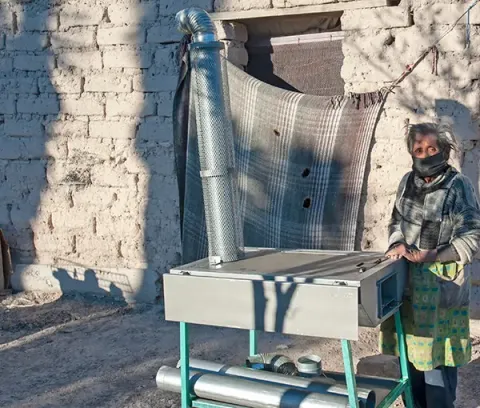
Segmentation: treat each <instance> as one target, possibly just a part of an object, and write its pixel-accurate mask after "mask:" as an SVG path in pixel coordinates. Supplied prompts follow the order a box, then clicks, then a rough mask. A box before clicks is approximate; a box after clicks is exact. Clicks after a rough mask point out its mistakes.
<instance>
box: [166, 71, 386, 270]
mask: <svg viewBox="0 0 480 408" xmlns="http://www.w3.org/2000/svg"><path fill="white" fill-rule="evenodd" d="M226 66H227V67H228V68H227V71H228V81H229V89H230V101H231V110H232V120H233V126H234V137H235V160H236V171H237V183H238V190H239V205H240V214H241V219H242V221H243V234H244V243H245V245H246V246H249V247H271V248H284V249H294V248H302V249H338V250H346V251H351V250H353V249H354V245H355V236H356V228H357V216H358V213H359V206H360V200H361V194H362V186H363V181H364V176H365V166H366V162H367V157H368V153H369V149H370V144H371V141H372V136H373V132H374V128H375V125H376V122H377V118H378V115H379V112H380V109H381V107H382V105H383V100H384V98H382V96H381V94H379V93H376V94H364V95H353V96H338V97H333V98H332V97H321V96H311V95H304V94H299V93H295V92H290V91H285V90H282V89H280V88H275V87H272V86H270V85H267V84H265V83H263V82H260V81H258V80H257V79H255V78H253V77H251V76H249V75H248V74H246V73H245V72H243V71H241V70H240V69H238V68H236V67H235V66H233V65H232V64H230V63H227V64H226ZM194 121H195V112H193V110H192V109H190V114H189V124H190V126H189V132H188V133H189V134H188V141H187V155H186V163H183V162H181V160H179V157H180V158H181V157H182V154H181V153H182V152H178V149H177V154H176V156H177V171H178V172H179V174H181V173H182V171H179V170H178V169H180V170H181V169H184V170H185V193H184V196H182V197H180V202H181V205H182V206H183V212H182V213H183V219H182V226H183V228H182V241H183V262H191V261H194V260H197V259H200V258H203V257H205V256H207V253H208V244H207V236H206V229H205V217H204V207H203V200H202V185H201V180H200V176H199V171H200V165H199V160H198V146H197V140H196V134H195V123H194ZM175 144H176V146H179V145H181V143H180V142H179V141H178V140H176V141H175ZM183 157H185V155H183ZM183 166H184V167H183ZM179 182H180V183H181V184H183V180H179Z"/></svg>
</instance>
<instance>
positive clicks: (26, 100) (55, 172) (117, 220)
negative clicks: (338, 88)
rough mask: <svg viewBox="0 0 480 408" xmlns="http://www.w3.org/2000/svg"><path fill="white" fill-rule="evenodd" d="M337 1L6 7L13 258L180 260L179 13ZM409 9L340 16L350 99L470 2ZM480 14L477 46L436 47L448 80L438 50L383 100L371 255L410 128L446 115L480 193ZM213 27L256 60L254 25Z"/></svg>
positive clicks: (412, 54) (165, 0)
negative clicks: (251, 37) (251, 43)
mask: <svg viewBox="0 0 480 408" xmlns="http://www.w3.org/2000/svg"><path fill="white" fill-rule="evenodd" d="M332 2H336V1H335V0H273V1H271V0H262V1H259V0H255V1H247V0H215V1H213V2H212V1H210V0H208V1H207V0H198V1H190V0H182V1H178V0H152V1H136V0H125V1H119V0H115V1H106V0H98V1H96V0H82V1H81V2H75V3H74V2H72V3H68V2H67V1H55V2H54V1H53V0H51V1H48V0H37V1H33V2H32V1H30V2H16V1H13V0H12V1H7V2H3V3H2V5H1V6H0V91H1V92H0V180H2V182H1V184H0V227H1V228H2V229H4V230H5V233H6V235H7V238H8V240H9V242H10V244H11V246H12V249H13V255H14V259H15V262H16V263H21V264H43V265H53V266H55V265H65V264H66V265H81V266H82V267H85V268H94V269H96V270H98V269H100V268H120V269H122V271H124V273H125V274H126V275H127V276H128V273H129V272H128V271H129V270H132V271H138V270H147V271H148V273H150V275H152V274H153V275H157V274H161V273H162V272H164V271H166V270H167V268H168V267H169V266H170V265H172V264H174V263H176V262H178V259H179V251H180V239H179V223H178V198H177V189H176V180H175V175H174V166H173V147H172V135H171V129H172V123H171V110H172V98H173V91H174V89H175V86H176V81H177V66H176V62H175V51H176V48H177V43H178V41H179V40H180V37H181V36H180V34H179V33H178V32H177V31H176V29H175V26H174V15H175V13H176V12H177V11H178V10H180V9H182V8H184V7H188V6H192V5H196V6H200V7H203V8H205V9H206V10H211V8H212V6H213V7H214V8H215V10H216V11H240V10H252V9H255V8H271V7H293V6H308V5H312V4H324V3H332ZM212 3H213V5H212ZM412 4H413V6H409V2H407V1H405V0H404V1H403V2H402V3H401V5H400V6H398V7H381V8H377V9H364V10H352V11H347V12H345V13H344V15H343V17H342V26H343V30H345V31H346V39H345V42H344V47H343V51H344V55H345V62H344V67H343V69H342V76H343V78H344V80H345V82H346V91H353V92H365V91H373V90H376V89H378V88H379V87H381V86H385V85H388V84H389V83H390V81H392V80H393V79H395V78H396V77H397V76H398V75H399V74H400V73H401V72H402V71H403V69H404V68H405V64H407V63H411V62H413V61H414V60H415V58H416V57H417V56H418V55H419V53H420V52H421V50H422V47H424V46H428V45H430V44H431V42H432V41H434V40H435V39H437V38H439V36H440V35H441V34H442V33H443V32H444V30H445V29H447V28H448V27H450V26H451V24H452V23H453V22H454V21H455V20H456V16H457V15H460V14H461V12H462V10H463V9H464V7H465V4H464V2H462V1H460V0H458V1H454V0H451V1H442V2H438V1H433V0H421V1H415V2H413V3H412ZM479 10H480V8H478V7H477V9H476V11H475V12H474V13H473V14H472V18H471V21H472V23H473V24H474V25H473V26H472V45H471V47H470V49H469V50H465V49H464V44H463V39H464V34H465V30H464V26H462V25H460V26H459V27H458V28H457V29H455V30H454V31H453V32H452V33H451V34H450V35H449V36H448V37H446V38H445V40H444V41H443V42H442V43H441V45H440V46H439V51H440V59H439V62H438V76H437V75H435V74H434V73H432V65H431V61H432V59H431V56H428V57H427V58H426V60H425V61H424V62H423V63H422V64H421V65H420V66H419V67H418V68H417V70H416V71H415V72H414V73H413V74H412V75H411V76H410V77H409V78H408V79H407V80H406V81H405V82H404V84H403V85H402V87H401V88H399V89H397V90H396V93H395V94H392V95H390V96H389V98H388V101H387V104H386V107H385V111H384V112H383V113H382V117H381V120H380V122H379V124H378V128H377V131H376V134H375V142H374V145H373V149H372V153H371V157H370V159H369V172H368V180H367V185H366V188H365V194H364V200H363V201H364V205H362V209H363V210H362V213H361V216H360V220H359V227H360V229H361V231H363V233H362V234H360V235H361V236H360V237H359V245H361V247H362V249H369V250H383V249H384V248H385V242H386V238H387V233H386V224H387V222H388V218H389V215H390V211H391V207H392V204H393V199H394V195H395V189H396V185H397V183H398V181H399V180H400V178H401V176H402V175H403V174H404V172H405V171H407V170H408V169H409V166H410V160H409V157H408V155H407V153H406V150H405V147H404V143H403V138H404V129H403V126H404V124H405V121H406V120H410V122H416V121H419V120H427V119H429V118H432V117H435V116H439V115H449V116H451V117H452V119H453V121H454V125H455V129H456V132H457V134H458V135H459V136H460V138H461V139H462V145H463V148H464V160H463V164H462V166H461V167H462V169H463V171H465V172H466V173H467V174H468V175H469V176H470V177H471V178H472V180H473V181H474V183H475V185H476V186H477V187H478V185H479V158H480V149H479V147H478V136H479V135H478V129H479V128H478V122H477V120H478V117H479V116H478V115H479V113H480V112H479V110H480V92H479V89H478V84H479V81H478V79H480V51H479V50H480V46H479V45H480V44H479V42H480V36H479V31H480V11H479ZM462 23H463V22H462ZM217 28H218V31H219V34H220V38H221V39H222V40H224V41H225V42H226V43H227V50H226V53H227V56H228V58H230V59H231V60H232V61H233V62H234V63H236V64H238V65H240V66H242V65H243V66H244V65H246V64H247V62H248V55H247V53H246V51H245V48H244V46H243V45H244V43H245V41H246V40H247V37H248V33H247V32H246V29H245V27H244V26H242V25H241V24H234V25H231V24H223V25H217ZM477 266H478V265H477ZM477 269H479V270H480V267H479V268H477ZM132 273H133V272H132ZM476 279H479V280H480V276H478V275H477V278H476ZM149 281H150V280H149ZM476 299H478V300H480V290H479V291H478V293H477V295H476ZM479 304H480V303H479Z"/></svg>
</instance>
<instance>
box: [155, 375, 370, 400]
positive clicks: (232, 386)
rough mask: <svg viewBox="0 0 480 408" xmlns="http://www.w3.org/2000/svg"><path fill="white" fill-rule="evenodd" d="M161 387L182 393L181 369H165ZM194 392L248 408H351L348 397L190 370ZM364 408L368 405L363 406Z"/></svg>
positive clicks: (161, 377) (210, 398) (205, 397)
mask: <svg viewBox="0 0 480 408" xmlns="http://www.w3.org/2000/svg"><path fill="white" fill-rule="evenodd" d="M156 381H157V387H158V388H160V389H162V390H164V391H173V392H177V393H178V392H180V390H181V379H180V370H178V369H176V368H171V367H161V368H160V369H159V370H158V373H157V378H156ZM190 389H191V393H192V394H194V395H195V396H197V397H198V398H204V399H208V400H211V401H216V402H222V403H225V404H234V405H239V406H242V407H246V408H324V407H325V408H326V407H329V408H348V407H349V404H348V397H345V396H341V395H329V394H318V393H312V392H308V391H306V390H299V389H296V388H290V387H288V386H285V385H280V384H272V383H267V382H262V381H258V380H246V379H242V378H238V377H230V376H226V375H221V374H213V373H205V372H201V371H195V370H190ZM360 406H361V408H364V405H363V404H362V403H360Z"/></svg>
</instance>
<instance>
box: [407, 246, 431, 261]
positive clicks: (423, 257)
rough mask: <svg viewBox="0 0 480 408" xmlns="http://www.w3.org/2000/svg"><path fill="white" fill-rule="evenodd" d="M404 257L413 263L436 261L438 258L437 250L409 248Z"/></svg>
mask: <svg viewBox="0 0 480 408" xmlns="http://www.w3.org/2000/svg"><path fill="white" fill-rule="evenodd" d="M404 257H405V258H406V259H407V260H409V261H410V262H412V263H424V262H435V261H436V260H437V250H436V249H433V250H430V251H418V250H408V251H407V253H406V254H405V255H404Z"/></svg>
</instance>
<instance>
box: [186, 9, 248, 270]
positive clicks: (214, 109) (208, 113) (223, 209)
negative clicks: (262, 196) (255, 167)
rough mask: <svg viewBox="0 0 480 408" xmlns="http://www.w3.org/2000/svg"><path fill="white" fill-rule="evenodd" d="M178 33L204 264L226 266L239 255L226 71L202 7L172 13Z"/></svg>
mask: <svg viewBox="0 0 480 408" xmlns="http://www.w3.org/2000/svg"><path fill="white" fill-rule="evenodd" d="M177 23H178V29H179V30H180V31H181V32H183V33H186V34H191V35H192V36H193V42H192V43H191V44H190V63H191V69H192V81H191V84H192V85H191V96H192V98H191V99H192V100H193V103H194V107H195V116H196V127H197V135H198V151H199V155H200V169H201V171H200V176H201V178H202V187H203V199H204V205H205V219H206V225H207V236H208V250H209V261H210V264H215V265H216V264H220V263H223V262H232V261H236V260H238V259H240V257H241V256H242V253H243V248H242V247H243V238H242V236H243V233H242V228H241V224H240V221H239V209H238V198H237V187H236V181H235V160H234V144H233V126H232V120H231V112H230V109H229V107H230V103H227V101H226V94H227V95H228V88H226V87H227V86H228V82H227V73H226V72H223V74H222V60H221V56H220V51H221V50H222V49H223V47H224V45H223V43H221V42H219V41H217V40H216V34H215V27H214V25H213V22H212V20H211V19H210V16H209V15H208V14H207V13H206V12H205V11H204V10H202V9H199V8H189V9H185V10H182V11H180V12H179V13H178V14H177Z"/></svg>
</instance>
